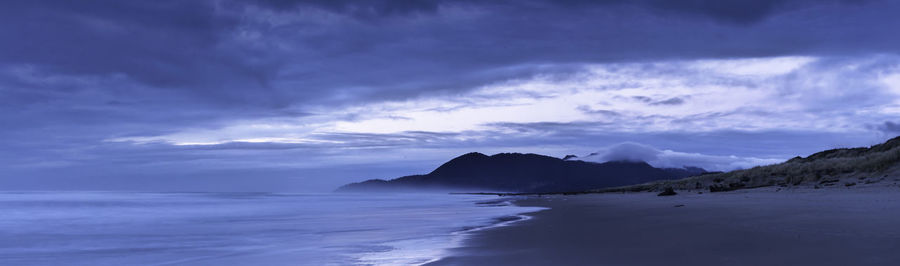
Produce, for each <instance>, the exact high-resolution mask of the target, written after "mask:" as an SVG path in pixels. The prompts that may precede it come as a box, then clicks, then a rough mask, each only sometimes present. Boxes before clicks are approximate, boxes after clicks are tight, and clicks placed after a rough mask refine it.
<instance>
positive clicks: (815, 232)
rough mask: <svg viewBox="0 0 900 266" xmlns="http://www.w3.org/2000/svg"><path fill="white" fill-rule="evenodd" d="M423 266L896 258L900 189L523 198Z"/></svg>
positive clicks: (876, 261) (886, 261)
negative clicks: (509, 218) (520, 209)
mask: <svg viewBox="0 0 900 266" xmlns="http://www.w3.org/2000/svg"><path fill="white" fill-rule="evenodd" d="M517 204H520V205H523V206H541V207H549V208H550V209H548V210H544V211H539V212H536V213H531V214H529V215H530V216H532V217H533V218H532V219H530V220H526V221H522V222H519V223H516V224H514V225H512V226H508V227H501V228H496V229H492V230H485V231H481V232H477V233H475V234H474V235H473V236H472V237H471V238H469V239H468V240H467V241H466V245H465V247H462V248H457V249H454V250H452V251H450V255H449V256H447V257H445V258H444V259H442V260H439V261H437V262H434V263H431V264H428V265H900V252H898V250H900V188H898V187H895V186H889V187H879V188H867V189H849V188H840V189H837V188H836V189H828V190H814V189H799V190H781V191H775V190H774V189H772V188H766V189H754V190H744V191H734V192H727V193H712V194H711V193H704V194H697V192H691V193H687V192H682V193H680V194H679V195H676V196H671V197H658V196H656V194H651V193H634V194H590V195H575V196H549V197H547V196H545V197H540V198H538V197H529V198H525V199H522V200H519V201H518V202H517Z"/></svg>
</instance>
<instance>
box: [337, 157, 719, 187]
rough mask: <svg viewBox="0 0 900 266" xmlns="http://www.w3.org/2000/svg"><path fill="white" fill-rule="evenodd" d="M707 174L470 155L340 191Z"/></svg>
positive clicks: (618, 182) (611, 182) (635, 180)
mask: <svg viewBox="0 0 900 266" xmlns="http://www.w3.org/2000/svg"><path fill="white" fill-rule="evenodd" d="M698 171H700V173H703V172H705V171H702V169H699V168H690V169H687V168H686V169H674V168H670V169H660V168H654V167H652V166H650V165H649V164H647V163H645V162H606V163H591V162H583V161H568V160H563V159H560V158H554V157H549V156H543V155H537V154H520V153H501V154H496V155H493V156H487V155H484V154H481V153H468V154H465V155H462V156H459V157H456V158H454V159H453V160H450V161H448V162H446V163H444V164H443V165H441V166H440V167H438V168H437V169H435V170H434V171H432V172H431V173H428V174H426V175H412V176H405V177H400V178H397V179H393V180H389V181H386V180H380V179H373V180H368V181H365V182H360V183H353V184H348V185H345V186H343V187H341V188H339V189H338V191H366V190H397V189H414V190H420V189H429V188H436V189H437V188H441V189H455V190H479V191H484V190H489V191H504V192H561V191H582V190H587V189H596V188H604V187H611V186H624V185H630V184H639V183H645V182H650V181H656V180H664V179H678V178H684V177H688V176H691V175H694V174H695V173H697V172H698Z"/></svg>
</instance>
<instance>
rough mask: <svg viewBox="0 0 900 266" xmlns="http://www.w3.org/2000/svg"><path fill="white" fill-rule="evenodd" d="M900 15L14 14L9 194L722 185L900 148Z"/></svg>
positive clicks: (673, 5) (679, 11) (4, 99)
mask: <svg viewBox="0 0 900 266" xmlns="http://www.w3.org/2000/svg"><path fill="white" fill-rule="evenodd" d="M897 14H900V2H898V1H877V0H871V1H849V0H846V1H829V0H815V1H814V0H753V1H751V0H746V1H739V0H727V1H726V0H686V1H667V0H636V1H624V0H600V1H581V0H563V1H545V0H516V1H512V0H498V1H472V0H457V1H453V0H430V1H429V0H421V1H386V0H372V1H343V0H321V1H319V0H312V1H291V0H255V1H251V0H246V1H245V0H197V1H115V0H108V1H90V0H89V1H64V0H59V1H53V0H47V1H42V0H36V1H3V2H2V3H0V22H2V23H0V125H2V129H0V190H136V191H278V192H322V191H330V190H332V189H334V188H335V187H337V186H339V185H342V184H344V183H347V182H354V181H361V180H365V179H371V178H393V177H399V176H403V175H409V174H422V173H427V172H429V171H431V170H432V169H434V168H435V167H437V166H439V165H440V164H441V163H442V162H445V161H447V160H449V159H451V158H453V157H455V156H458V155H461V154H464V153H467V152H473V151H474V152H482V153H486V154H494V153H500V152H523V153H539V154H545V155H549V156H556V157H562V156H565V155H568V154H573V155H578V156H582V157H584V156H587V155H589V154H592V153H595V155H594V156H591V157H590V158H591V160H594V161H606V160H622V159H630V160H644V161H648V162H649V163H651V164H652V165H654V166H657V167H681V166H700V167H703V168H706V169H708V170H718V171H728V170H733V169H740V168H748V167H753V166H756V165H765V164H772V163H777V162H780V161H783V160H786V159H789V158H791V157H794V156H798V155H799V156H806V155H809V154H811V153H814V152H817V151H820V150H824V149H830V148H842V147H857V146H869V145H873V144H877V143H880V142H882V141H884V140H887V139H889V138H892V137H895V136H897V135H900V34H897V29H900V16H897Z"/></svg>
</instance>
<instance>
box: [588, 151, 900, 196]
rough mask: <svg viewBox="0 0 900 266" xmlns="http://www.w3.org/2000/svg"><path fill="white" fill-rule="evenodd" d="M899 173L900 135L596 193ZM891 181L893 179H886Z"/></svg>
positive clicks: (867, 178) (839, 181) (831, 182)
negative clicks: (769, 162) (858, 145)
mask: <svg viewBox="0 0 900 266" xmlns="http://www.w3.org/2000/svg"><path fill="white" fill-rule="evenodd" d="M898 174H900V137H896V138H893V139H891V140H888V141H886V142H885V143H882V144H878V145H874V146H871V147H868V148H842V149H832V150H826V151H822V152H818V153H814V154H812V155H810V156H807V157H806V158H804V157H799V156H798V157H794V158H793V159H790V160H788V161H786V162H783V163H780V164H773V165H767V166H758V167H754V168H750V169H745V170H737V171H731V172H727V173H717V174H705V175H699V176H694V177H690V178H686V179H681V180H667V181H660V182H652V183H648V184H640V185H632V186H626V187H618V188H607V189H601V190H598V192H613V191H648V190H649V191H661V190H663V189H665V188H667V187H672V188H675V189H682V190H690V189H709V190H711V191H713V192H715V191H728V190H735V189H742V188H754V187H765V186H782V187H788V186H811V187H815V188H826V187H831V186H838V185H844V186H853V185H855V184H856V183H864V184H873V183H878V182H882V181H885V180H887V179H888V178H890V179H897V178H898V177H900V176H898ZM888 181H893V180H888Z"/></svg>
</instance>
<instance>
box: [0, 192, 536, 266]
mask: <svg viewBox="0 0 900 266" xmlns="http://www.w3.org/2000/svg"><path fill="white" fill-rule="evenodd" d="M512 199H513V198H506V197H497V196H485V195H460V194H446V193H422V194H417V193H401V194H388V193H376V194H364V193H360V194H357V193H323V194H281V193H134V192H0V265H417V264H423V263H427V262H430V261H434V260H437V259H439V258H441V257H443V256H445V255H446V254H447V252H448V250H449V249H452V248H454V247H458V246H460V245H462V244H463V241H464V240H465V239H466V237H467V236H468V235H470V234H471V233H473V232H475V231H478V230H484V229H488V228H492V227H497V226H507V225H510V224H512V223H515V222H518V221H522V220H524V219H528V216H526V215H523V213H528V212H534V211H538V210H540V208H536V207H519V206H515V205H513V204H511V202H510V201H511V200H512Z"/></svg>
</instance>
